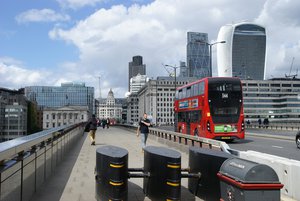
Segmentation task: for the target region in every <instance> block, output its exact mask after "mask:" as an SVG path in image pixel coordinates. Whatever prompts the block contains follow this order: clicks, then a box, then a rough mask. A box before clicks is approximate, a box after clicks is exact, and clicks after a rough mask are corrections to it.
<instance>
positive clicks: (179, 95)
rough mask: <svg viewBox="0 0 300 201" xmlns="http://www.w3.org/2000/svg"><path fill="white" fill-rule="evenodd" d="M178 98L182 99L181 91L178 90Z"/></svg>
mask: <svg viewBox="0 0 300 201" xmlns="http://www.w3.org/2000/svg"><path fill="white" fill-rule="evenodd" d="M178 98H179V99H182V98H183V97H182V89H180V90H179V91H178Z"/></svg>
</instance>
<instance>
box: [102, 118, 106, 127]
mask: <svg viewBox="0 0 300 201" xmlns="http://www.w3.org/2000/svg"><path fill="white" fill-rule="evenodd" d="M105 125H106V120H105V119H102V128H103V129H104V128H105Z"/></svg>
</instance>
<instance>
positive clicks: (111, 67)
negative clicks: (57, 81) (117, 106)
mask: <svg viewBox="0 0 300 201" xmlns="http://www.w3.org/2000/svg"><path fill="white" fill-rule="evenodd" d="M245 4H249V5H247V10H246V11H245V12H233V10H239V11H240V10H242V8H243V7H244V6H246V5H245ZM257 7H260V8H262V7H263V3H261V1H260V0H255V1H251V3H250V2H249V3H244V4H241V3H240V1H238V0H230V1H226V2H223V1H212V2H211V1H210V2H208V1H205V0H189V1H183V0H156V1H154V2H153V3H151V4H148V5H144V6H139V5H133V6H131V7H129V8H126V7H125V6H123V5H116V6H113V7H111V8H110V9H100V10H98V11H96V12H95V13H93V14H92V15H90V16H89V17H87V18H86V19H83V20H81V21H79V22H78V23H77V24H76V25H75V26H74V27H73V28H71V29H69V30H66V29H62V28H60V27H55V28H54V29H53V30H51V31H50V32H49V36H50V38H52V39H60V40H61V39H62V40H65V41H68V42H71V43H73V44H74V45H75V46H76V47H78V49H79V52H80V61H79V62H78V64H77V68H78V69H79V68H80V66H84V67H85V69H87V71H89V72H91V73H92V72H96V73H98V72H102V73H101V74H104V77H103V79H107V82H108V88H113V89H114V88H118V90H119V91H120V92H119V93H117V95H116V96H117V97H118V96H124V94H125V92H126V91H127V82H128V81H127V79H128V62H130V61H131V59H132V57H133V56H135V55H141V56H143V59H144V63H145V64H146V66H147V75H148V76H149V77H154V78H155V77H156V76H158V75H166V74H167V73H166V72H165V69H164V68H163V66H162V63H166V64H171V65H179V61H185V60H186V32H187V31H199V32H207V33H208V34H209V38H210V40H215V39H216V37H217V33H218V30H219V28H220V27H221V25H223V24H226V23H230V22H232V21H240V20H241V19H251V20H253V19H255V18H256V17H257V16H258V15H259V13H260V10H259V9H257ZM94 86H98V85H97V83H96V81H95V83H94ZM102 87H105V86H102ZM105 90H106V91H108V89H105ZM104 94H105V93H104ZM105 95H106V94H105Z"/></svg>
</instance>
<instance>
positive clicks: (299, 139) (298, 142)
mask: <svg viewBox="0 0 300 201" xmlns="http://www.w3.org/2000/svg"><path fill="white" fill-rule="evenodd" d="M296 145H297V147H298V148H299V149H300V131H299V132H298V133H297V135H296Z"/></svg>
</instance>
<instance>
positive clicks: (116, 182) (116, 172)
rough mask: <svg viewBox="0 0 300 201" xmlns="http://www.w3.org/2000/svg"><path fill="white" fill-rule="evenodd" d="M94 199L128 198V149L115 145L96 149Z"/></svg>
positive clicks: (118, 199)
mask: <svg viewBox="0 0 300 201" xmlns="http://www.w3.org/2000/svg"><path fill="white" fill-rule="evenodd" d="M96 199H97V200H98V201H107V200H111V201H121V200H122V201H126V200H127V199H128V151H127V150H126V149H123V148H120V147H116V146H103V147H99V148H97V150H96Z"/></svg>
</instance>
